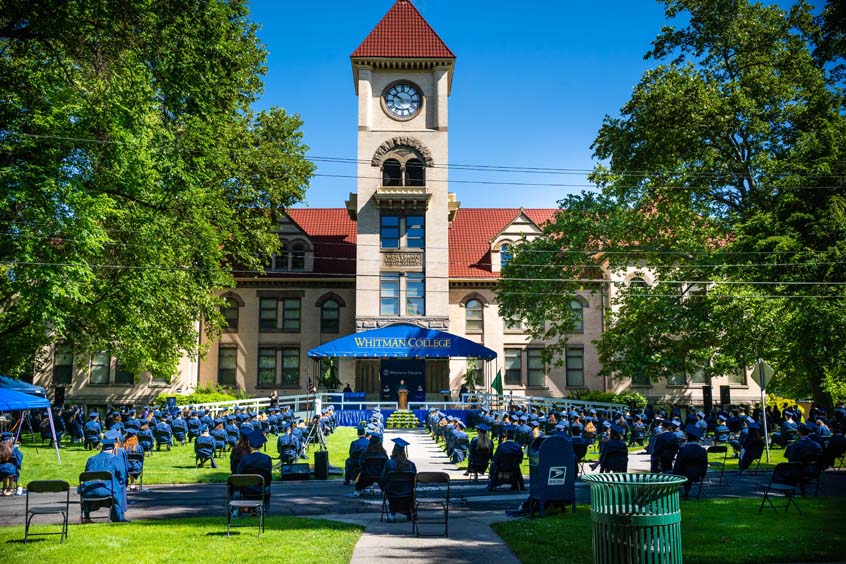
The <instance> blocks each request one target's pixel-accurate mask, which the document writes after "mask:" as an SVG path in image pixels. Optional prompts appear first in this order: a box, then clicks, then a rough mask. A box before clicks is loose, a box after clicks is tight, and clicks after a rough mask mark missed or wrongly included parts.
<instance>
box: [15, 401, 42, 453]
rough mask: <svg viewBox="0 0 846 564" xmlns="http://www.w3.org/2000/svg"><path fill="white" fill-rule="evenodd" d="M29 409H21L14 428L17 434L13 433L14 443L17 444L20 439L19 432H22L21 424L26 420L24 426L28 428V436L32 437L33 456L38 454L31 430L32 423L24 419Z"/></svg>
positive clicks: (36, 442) (36, 443)
mask: <svg viewBox="0 0 846 564" xmlns="http://www.w3.org/2000/svg"><path fill="white" fill-rule="evenodd" d="M29 411H30V410H29V409H22V410H21V416H20V418H19V419H18V422H17V424H16V425H15V427H17V428H18V430H17V432H16V433H15V442H18V441H19V440H20V438H21V432H22V431H23V422H24V420H26V425H27V427H29V436H30V437H32V446H34V447H35V454H38V440H37V439H36V438H35V431H33V430H32V422H31V421H30V420H29V417H26V418H25V417H24V415H25V414H26V413H28V412H29Z"/></svg>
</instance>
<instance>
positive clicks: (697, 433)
mask: <svg viewBox="0 0 846 564" xmlns="http://www.w3.org/2000/svg"><path fill="white" fill-rule="evenodd" d="M684 432H685V434H686V435H687V443H686V444H685V445H684V446H682V447H681V448H680V449H679V452H678V454H677V455H676V463H675V465H674V466H673V474H675V475H677V476H684V477H686V478H687V482H685V484H684V499H687V497H688V495H689V494H690V488H691V486H693V484H694V483H696V482H698V481H699V480H701V479H702V478H704V477H705V474H706V473H707V472H708V451H706V450H705V448H704V447H703V446H702V445H700V444H699V439H700V438H701V437H702V429H701V428H700V427H698V426H696V424H692V425H688V426H687V427H685V429H684Z"/></svg>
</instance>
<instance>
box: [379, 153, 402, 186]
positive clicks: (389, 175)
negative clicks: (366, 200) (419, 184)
mask: <svg viewBox="0 0 846 564" xmlns="http://www.w3.org/2000/svg"><path fill="white" fill-rule="evenodd" d="M382 186H402V165H401V164H400V162H399V161H398V160H396V159H388V160H386V161H385V162H384V163H382Z"/></svg>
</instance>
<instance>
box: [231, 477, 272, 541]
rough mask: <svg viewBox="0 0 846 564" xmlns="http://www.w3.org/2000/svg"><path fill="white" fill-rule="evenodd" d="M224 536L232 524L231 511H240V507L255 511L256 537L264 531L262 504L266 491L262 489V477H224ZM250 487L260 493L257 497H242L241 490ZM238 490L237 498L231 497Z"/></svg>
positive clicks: (259, 536)
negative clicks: (257, 523) (257, 522)
mask: <svg viewBox="0 0 846 564" xmlns="http://www.w3.org/2000/svg"><path fill="white" fill-rule="evenodd" d="M226 485H227V488H226V536H227V537H228V536H229V530H230V528H231V526H232V513H233V511H234V512H240V511H241V510H242V509H250V510H253V511H255V512H256V514H257V515H258V518H259V530H258V537H257V538H261V534H262V532H264V504H265V497H266V495H267V493H266V492H265V490H264V478H262V477H261V476H259V475H258V474H232V475H231V476H229V477H228V478H227V479H226ZM246 488H250V490H251V491H255V489H258V490H259V491H260V492H261V494H260V495H259V497H258V498H257V499H253V498H252V495H250V497H249V498H244V497H243V495H244V493H243V490H244V489H246ZM236 491H238V492H239V494H240V496H241V497H239V498H238V499H235V498H233V495H234V493H235V492H236Z"/></svg>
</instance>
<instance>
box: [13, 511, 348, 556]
mask: <svg viewBox="0 0 846 564" xmlns="http://www.w3.org/2000/svg"><path fill="white" fill-rule="evenodd" d="M57 530H59V527H58V526H55V525H52V526H50V525H40V526H39V525H35V526H34V528H32V529H31V531H35V532H39V531H41V532H45V531H57ZM362 531H363V528H362V527H359V526H356V525H348V524H344V523H336V522H332V521H325V520H322V519H302V518H298V517H281V516H271V517H268V518H267V519H266V521H265V532H264V533H263V534H262V536H261V538H260V539H257V538H256V533H257V520H256V519H255V518H241V519H237V520H236V521H235V528H233V531H232V536H231V537H227V536H226V519H225V517H224V516H220V517H203V518H195V519H167V520H162V521H133V522H132V523H121V524H117V523H114V524H109V523H103V524H99V523H98V524H92V525H71V526H70V527H69V530H68V540H67V541H66V542H64V543H63V544H59V539H58V537H57V536H52V537H35V539H33V540H31V541H30V542H29V543H28V544H26V545H24V544H23V536H24V528H23V526H19V527H2V528H0V546H2V548H0V554H2V555H3V562H4V564H13V563H17V562H21V563H24V562H25V563H32V562H62V563H63V564H74V563H79V564H90V563H91V562H132V563H133V564H145V563H148V562H149V563H158V562H212V561H213V562H238V563H244V562H296V563H298V564H299V563H312V562H313V563H320V564H333V563H339V564H340V563H343V564H346V563H347V562H349V561H350V558H351V557H352V553H353V549H354V548H355V544H356V542H358V539H359V537H360V536H361V533H362Z"/></svg>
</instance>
